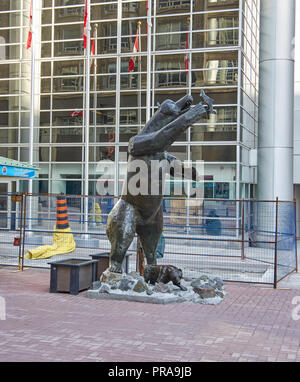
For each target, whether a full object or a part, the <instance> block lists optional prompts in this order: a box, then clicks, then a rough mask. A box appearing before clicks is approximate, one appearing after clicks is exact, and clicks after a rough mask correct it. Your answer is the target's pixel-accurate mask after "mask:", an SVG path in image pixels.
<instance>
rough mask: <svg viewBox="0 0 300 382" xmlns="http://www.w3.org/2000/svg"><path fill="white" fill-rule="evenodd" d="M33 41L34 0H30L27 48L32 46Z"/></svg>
mask: <svg viewBox="0 0 300 382" xmlns="http://www.w3.org/2000/svg"><path fill="white" fill-rule="evenodd" d="M31 43H32V1H31V2H30V16H29V31H28V37H27V45H26V49H29V48H31Z"/></svg>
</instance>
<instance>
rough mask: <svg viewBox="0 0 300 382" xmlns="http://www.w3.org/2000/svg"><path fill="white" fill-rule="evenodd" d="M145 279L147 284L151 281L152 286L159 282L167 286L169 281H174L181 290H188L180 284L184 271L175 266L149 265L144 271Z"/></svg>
mask: <svg viewBox="0 0 300 382" xmlns="http://www.w3.org/2000/svg"><path fill="white" fill-rule="evenodd" d="M144 279H145V281H146V283H147V282H148V281H150V284H152V285H154V284H155V283H159V282H160V283H163V284H167V283H168V282H169V281H172V283H173V284H174V285H176V286H178V287H179V288H180V289H181V290H183V291H186V290H187V289H186V288H185V287H184V286H183V285H181V282H180V280H181V279H182V270H181V269H179V268H177V267H175V266H174V265H147V266H146V268H145V270H144Z"/></svg>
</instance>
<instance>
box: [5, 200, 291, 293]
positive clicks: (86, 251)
mask: <svg viewBox="0 0 300 382" xmlns="http://www.w3.org/2000/svg"><path fill="white" fill-rule="evenodd" d="M64 196H65V198H66V204H67V215H68V223H69V226H70V231H69V232H64V235H65V236H64V237H63V236H62V235H60V237H59V239H58V240H59V245H57V246H55V245H56V244H57V241H56V240H57V238H58V236H59V235H58V236H57V231H56V230H55V227H56V224H57V214H56V213H57V211H56V209H57V197H58V195H54V194H51V195H50V194H47V195H45V194H25V193H22V194H1V195H0V264H1V265H12V266H18V267H19V269H24V267H25V268H26V267H49V264H48V263H49V262H50V261H53V260H60V259H64V258H90V256H91V255H93V254H96V253H101V252H109V250H110V243H109V241H108V239H107V236H106V231H105V228H106V221H107V216H108V214H109V212H110V211H111V209H112V208H113V206H114V204H115V203H116V202H117V200H118V199H117V198H114V197H94V196H84V195H64ZM163 211H164V232H163V235H164V239H165V250H164V256H163V257H162V258H158V259H157V262H158V264H172V265H175V266H178V267H180V268H181V269H182V270H183V275H184V277H185V278H195V277H199V276H200V275H202V274H207V275H212V276H218V277H220V278H222V279H223V280H225V281H235V282H248V283H260V284H271V285H273V286H274V287H276V286H277V283H278V282H279V281H280V280H282V279H283V278H284V277H286V276H287V275H289V274H290V273H291V272H294V271H297V243H296V202H295V201H293V202H284V201H279V200H276V201H257V200H220V199H217V200H211V199H184V198H165V199H164V202H163ZM71 237H72V240H73V241H74V243H75V249H74V250H72V251H71V252H69V253H61V250H60V249H61V248H59V246H61V245H63V246H64V243H65V245H67V243H69V244H70V243H71V241H72V240H71ZM69 244H68V245H69ZM70 245H71V244H70ZM41 246H42V249H41V248H40V247H41ZM45 246H48V247H51V248H50V251H51V250H52V252H51V253H52V254H53V256H51V257H46V256H47V254H46V255H45V257H43V256H44V255H43V249H45V248H46V247H45ZM48 249H49V248H48ZM34 252H38V256H37V257H32V258H28V257H30V256H29V255H28V254H30V253H34ZM128 253H130V254H131V256H130V261H129V271H132V270H136V268H137V258H136V253H137V238H135V239H134V241H133V243H132V244H131V246H130V247H129V249H128ZM35 255H36V253H35Z"/></svg>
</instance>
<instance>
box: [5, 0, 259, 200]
mask: <svg viewBox="0 0 300 382" xmlns="http://www.w3.org/2000/svg"><path fill="white" fill-rule="evenodd" d="M150 1H151V0H149V2H150ZM34 4H35V5H34V7H36V9H35V10H34V13H33V16H34V17H35V20H34V22H35V23H36V30H37V32H36V38H34V44H33V46H32V48H31V49H34V52H35V87H34V89H35V90H34V92H35V94H34V116H35V118H34V136H33V138H34V164H37V165H38V166H39V167H40V173H39V178H38V179H36V180H34V181H33V183H34V187H33V191H35V192H43V193H46V192H51V193H59V192H64V193H68V194H87V193H88V194H90V195H96V193H97V190H96V183H97V180H98V179H99V178H100V177H101V178H105V179H106V187H107V191H108V194H111V195H118V194H119V193H120V191H121V187H122V182H123V179H124V175H125V168H126V162H127V144H128V140H129V139H130V138H131V137H132V136H133V135H135V134H137V133H138V132H139V131H140V129H141V128H142V127H143V126H144V125H145V123H146V115H147V108H149V110H148V112H149V115H152V114H153V113H154V112H155V111H156V110H157V104H158V103H162V102H163V100H165V99H167V98H171V99H173V100H178V99H179V98H181V97H182V96H184V95H185V94H192V96H193V98H194V103H196V102H198V101H199V100H200V92H201V90H202V89H204V90H205V91H206V93H207V94H208V95H209V96H210V97H212V98H213V99H214V100H215V110H216V114H215V115H211V117H210V119H209V120H205V119H203V120H200V121H199V122H198V123H196V124H195V125H194V126H193V127H191V128H190V129H188V130H187V131H186V132H185V133H184V134H182V136H181V137H180V138H179V140H178V141H176V142H175V143H174V144H173V146H172V148H171V150H170V153H171V154H173V155H175V156H176V157H178V158H179V159H182V160H190V161H193V162H196V161H200V160H201V161H204V173H205V176H204V181H205V187H204V196H205V197H207V198H224V199H235V198H242V197H248V196H253V192H254V191H253V190H254V187H253V185H254V184H255V181H256V179H255V168H252V167H250V165H249V156H250V152H251V150H252V149H255V148H256V146H257V97H258V96H257V85H258V73H257V68H258V33H259V31H258V20H259V0H240V1H239V0H152V2H151V6H150V9H151V49H148V32H147V31H148V28H147V15H148V13H149V10H147V1H146V0H140V1H132V0H131V1H128V0H124V1H120V0H119V1H111V0H106V1H104V0H102V1H101V0H90V9H91V11H90V16H91V17H90V19H91V20H90V22H91V32H90V33H91V39H92V40H94V41H95V57H94V58H93V59H91V61H90V63H87V60H86V57H85V54H86V53H85V51H84V48H83V38H82V34H83V18H84V5H85V1H84V0H34ZM29 12H30V0H10V1H9V0H3V1H1V4H0V21H1V23H0V54H1V62H0V116H1V118H0V129H1V131H0V155H2V156H6V157H9V158H12V159H18V160H24V161H27V160H28V142H29V127H30V126H29V116H30V106H31V104H30V86H31V49H29V50H27V49H26V40H27V34H28V26H29ZM139 22H140V23H141V24H140V25H141V35H140V41H139V42H140V52H139V53H137V54H136V56H137V59H136V63H135V69H134V71H133V72H128V64H129V60H130V57H131V56H132V52H133V48H134V41H135V37H136V32H137V28H138V23H139ZM149 54H150V62H151V67H149V66H148V63H149V60H148V58H149V57H148V55H149ZM187 60H188V66H189V68H188V70H186V62H187ZM86 65H90V102H89V103H90V110H89V120H90V126H89V162H88V163H85V123H84V119H83V116H84V110H85V81H86V76H85V68H86ZM149 71H150V76H148V73H149ZM149 93H150V101H151V102H150V104H149V103H147V94H149ZM85 166H88V172H86V168H85ZM86 173H88V177H89V179H88V190H86V189H85V187H84V185H85V183H86V182H85V180H86V179H85V174H86ZM18 187H19V189H20V190H21V188H22V187H23V185H22V183H20V184H19V185H18ZM171 190H172V187H171ZM251 194H252V195H251Z"/></svg>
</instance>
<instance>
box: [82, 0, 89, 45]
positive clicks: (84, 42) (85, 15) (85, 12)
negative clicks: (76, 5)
mask: <svg viewBox="0 0 300 382" xmlns="http://www.w3.org/2000/svg"><path fill="white" fill-rule="evenodd" d="M87 17H88V13H87V0H85V8H84V22H83V48H84V49H86V46H87Z"/></svg>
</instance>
